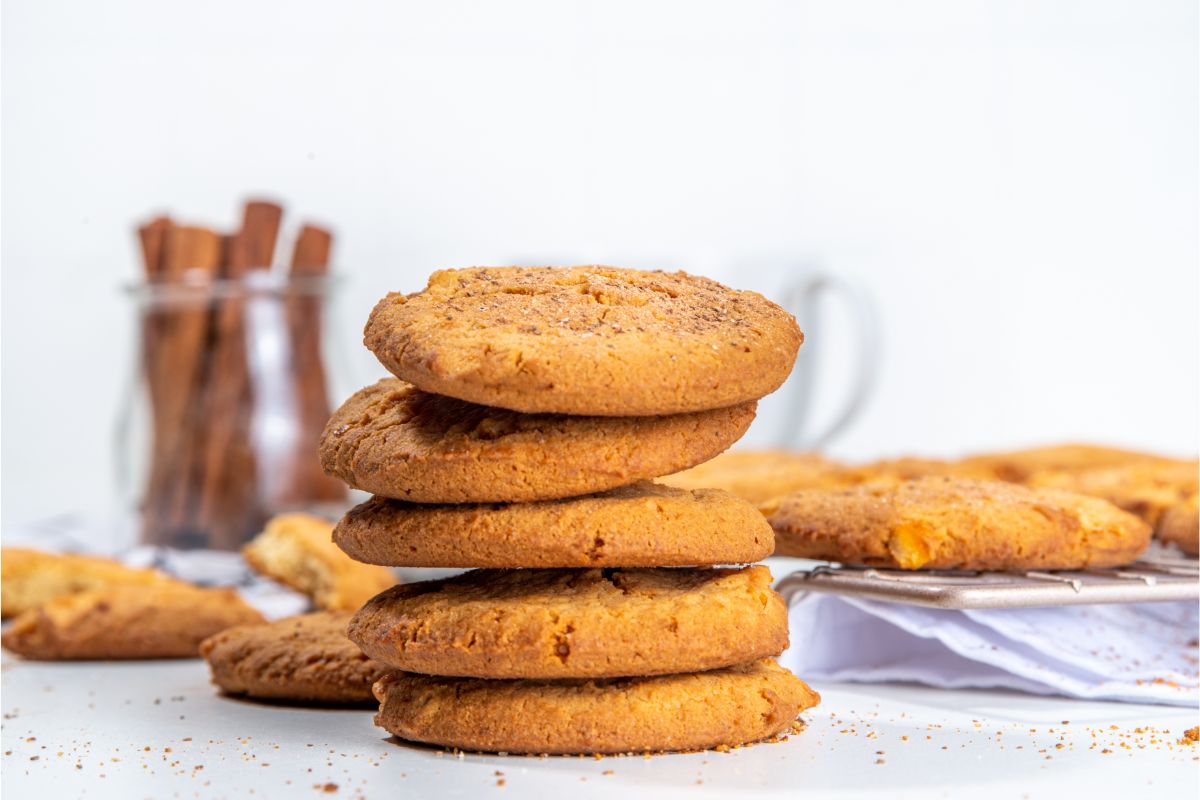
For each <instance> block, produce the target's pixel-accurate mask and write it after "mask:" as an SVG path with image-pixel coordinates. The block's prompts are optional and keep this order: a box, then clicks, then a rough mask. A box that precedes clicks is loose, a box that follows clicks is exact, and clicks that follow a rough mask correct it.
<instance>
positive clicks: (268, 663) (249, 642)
mask: <svg viewBox="0 0 1200 800" xmlns="http://www.w3.org/2000/svg"><path fill="white" fill-rule="evenodd" d="M349 622H350V614H349V612H345V611H317V612H315V613H312V614H301V615H299V616H296V617H288V618H287V619H281V620H279V621H277V622H271V623H268V624H266V625H239V626H238V627H236V628H229V629H227V630H224V631H221V632H220V633H218V634H217V635H216V636H212V637H209V638H208V639H205V640H204V642H203V643H202V644H201V645H200V655H201V656H203V657H204V658H205V659H206V660H207V661H208V666H209V668H210V669H211V670H212V680H213V683H215V684H216V685H217V686H219V687H220V688H221V691H223V692H225V693H226V694H231V695H246V696H247V697H254V698H259V699H263V700H284V701H289V702H292V703H299V704H307V703H320V704H330V705H359V704H365V703H370V702H371V699H372V695H371V685H372V684H373V683H374V682H375V681H377V680H379V679H380V678H381V677H383V675H384V673H386V672H387V671H388V670H387V668H386V667H384V666H383V665H381V664H377V663H376V662H374V661H372V660H371V659H369V658H367V657H366V656H365V655H363V652H362V651H361V650H359V649H358V647H357V646H356V645H355V644H354V643H353V642H351V641H350V640H349V639H347V638H346V625H347V624H348V623H349Z"/></svg>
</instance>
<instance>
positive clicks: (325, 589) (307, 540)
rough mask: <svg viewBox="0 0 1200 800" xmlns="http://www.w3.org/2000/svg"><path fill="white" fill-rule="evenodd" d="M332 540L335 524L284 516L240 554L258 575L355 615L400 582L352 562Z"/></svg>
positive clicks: (306, 516) (316, 602) (326, 606)
mask: <svg viewBox="0 0 1200 800" xmlns="http://www.w3.org/2000/svg"><path fill="white" fill-rule="evenodd" d="M332 537H333V523H332V522H327V521H326V520H323V519H321V518H320V517H314V516H311V515H309V514H280V515H279V516H277V517H274V518H273V519H271V520H270V521H269V522H267V526H266V528H265V529H264V530H263V532H262V533H260V534H259V535H258V536H256V537H255V538H254V539H252V540H251V541H250V543H249V544H247V545H246V546H245V547H243V548H242V554H243V555H245V557H246V561H247V562H248V563H249V564H250V566H251V567H253V568H254V570H255V571H256V572H258V573H260V574H262V575H266V576H267V577H268V578H271V579H273V580H276V581H279V582H280V583H282V584H284V585H285V586H290V587H291V588H293V589H295V590H296V591H298V592H301V593H302V594H306V595H308V596H309V597H311V598H312V601H313V605H315V606H316V607H317V608H321V609H330V610H344V611H355V610H357V609H359V608H360V607H361V606H362V604H363V603H365V602H367V601H368V600H370V599H371V598H372V597H374V596H375V595H377V594H379V593H380V592H382V591H383V590H384V589H387V588H389V587H391V586H394V585H395V584H396V576H395V575H393V574H392V571H391V570H389V569H385V568H383V567H376V566H371V565H369V564H360V563H358V562H357V561H353V560H352V559H350V558H348V557H347V556H346V554H345V553H343V552H342V551H341V550H339V549H338V547H337V545H335V544H334V543H333V538H332Z"/></svg>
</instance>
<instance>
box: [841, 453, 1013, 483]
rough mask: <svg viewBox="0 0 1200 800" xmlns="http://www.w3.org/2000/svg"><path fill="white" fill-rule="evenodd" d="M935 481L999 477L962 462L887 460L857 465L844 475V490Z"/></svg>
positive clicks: (929, 459) (908, 458)
mask: <svg viewBox="0 0 1200 800" xmlns="http://www.w3.org/2000/svg"><path fill="white" fill-rule="evenodd" d="M931 477H953V478H975V479H977V480H995V474H994V473H993V471H992V470H990V469H989V468H987V467H983V466H977V465H973V464H967V463H964V462H962V461H947V460H944V459H939V458H920V457H914V456H904V457H901V458H885V459H881V460H879V461H870V462H867V463H866V464H856V465H854V466H851V467H847V468H846V469H845V470H844V471H843V473H842V475H841V480H842V481H843V485H844V486H847V487H849V486H857V485H858V484H862V483H899V482H900V481H911V480H916V479H917V478H931Z"/></svg>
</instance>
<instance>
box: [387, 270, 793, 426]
mask: <svg viewBox="0 0 1200 800" xmlns="http://www.w3.org/2000/svg"><path fill="white" fill-rule="evenodd" d="M803 339H804V337H803V334H801V332H800V329H799V328H798V327H797V326H796V321H795V319H793V317H792V315H791V314H788V313H787V312H786V311H784V310H783V309H782V308H780V307H779V306H777V305H775V304H774V303H772V302H771V301H769V300H767V299H766V298H765V297H763V296H762V295H759V294H756V293H754V292H739V291H733V290H731V289H729V288H727V287H725V286H722V285H721V284H719V283H717V282H716V281H712V280H709V279H707V278H700V277H696V276H693V275H688V274H686V273H683V272H676V273H663V272H642V271H639V270H631V269H616V268H614V267H596V266H590V267H571V268H566V269H563V268H555V267H527V268H513V267H503V268H494V267H475V268H470V269H451V270H441V271H439V272H435V273H434V274H433V275H432V277H430V279H429V285H428V286H426V287H425V291H423V292H418V293H416V294H411V295H403V294H396V293H393V294H389V295H388V296H387V297H385V298H384V299H383V300H382V301H380V303H379V304H378V305H377V306H376V307H375V310H374V311H373V312H372V313H371V318H370V321H369V322H368V323H367V328H366V345H367V347H368V348H370V350H371V351H372V352H374V353H375V355H376V356H377V357H378V358H379V360H380V362H381V363H382V364H383V365H384V366H385V367H387V369H388V370H389V371H391V372H392V373H393V374H394V375H395V376H396V377H398V378H400V379H401V380H404V381H408V382H409V383H411V384H412V385H414V386H416V387H418V388H420V389H423V390H424V391H427V392H434V393H437V394H442V395H446V396H447V397H456V398H458V399H460V400H466V401H469V402H472V403H480V404H482V405H487V406H494V407H496V408H507V409H511V410H513V411H523V412H525V413H538V414H540V413H555V414H574V415H584V416H606V417H608V416H612V417H636V416H660V415H664V414H683V413H688V412H694V411H707V410H711V409H716V408H729V407H731V406H737V405H739V404H742V403H749V402H752V401H754V400H757V399H758V398H760V397H763V396H764V395H767V394H770V393H771V392H773V391H775V390H776V389H778V388H779V386H780V384H782V383H783V381H784V380H785V379H786V378H787V376H788V373H790V372H791V369H792V363H793V361H795V359H796V351H797V349H798V348H799V347H800V343H801V342H802V341H803Z"/></svg>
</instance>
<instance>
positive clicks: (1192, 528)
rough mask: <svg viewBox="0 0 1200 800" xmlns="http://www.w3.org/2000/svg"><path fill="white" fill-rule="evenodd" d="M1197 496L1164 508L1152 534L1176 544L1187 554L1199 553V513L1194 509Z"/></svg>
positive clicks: (1161, 539)
mask: <svg viewBox="0 0 1200 800" xmlns="http://www.w3.org/2000/svg"><path fill="white" fill-rule="evenodd" d="M1196 504H1197V498H1196V495H1192V496H1191V497H1189V498H1188V499H1187V500H1184V501H1183V502H1180V503H1177V504H1175V505H1173V506H1171V507H1170V508H1168V509H1166V510H1165V511H1164V512H1163V514H1162V516H1161V517H1159V520H1158V527H1157V528H1155V530H1154V535H1155V537H1156V538H1158V539H1159V540H1160V541H1163V542H1167V543H1168V544H1173V545H1175V546H1177V547H1178V548H1179V549H1180V550H1182V551H1183V552H1185V553H1187V554H1188V555H1192V556H1194V555H1197V554H1200V514H1198V513H1197V510H1196Z"/></svg>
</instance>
